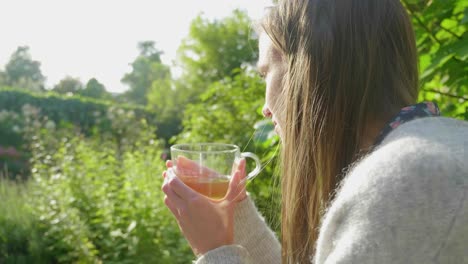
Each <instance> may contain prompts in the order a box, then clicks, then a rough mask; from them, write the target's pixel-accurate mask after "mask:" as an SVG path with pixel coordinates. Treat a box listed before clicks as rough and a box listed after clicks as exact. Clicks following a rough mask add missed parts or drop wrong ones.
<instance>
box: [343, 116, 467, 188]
mask: <svg viewBox="0 0 468 264" xmlns="http://www.w3.org/2000/svg"><path fill="white" fill-rule="evenodd" d="M467 174H468V122H464V121H459V120H454V119H448V118H425V119H420V120H415V121H412V122H409V123H407V124H404V125H402V126H401V127H399V128H398V129H396V130H395V131H394V132H392V133H391V134H390V135H389V136H388V137H387V138H386V139H385V140H384V141H383V142H382V144H381V146H380V147H378V148H377V149H376V150H374V151H373V152H372V153H370V154H369V155H367V156H366V157H364V158H363V159H362V160H360V161H359V162H357V163H356V164H354V165H353V166H352V168H351V169H350V171H349V173H348V174H347V176H346V177H345V178H344V180H343V183H342V186H341V190H340V191H346V190H343V189H347V187H346V185H352V186H353V187H352V189H354V190H356V187H359V188H360V189H366V188H373V189H376V190H375V191H377V192H389V191H398V189H396V187H398V184H405V185H408V184H410V183H414V184H415V185H416V186H418V187H419V188H422V187H424V188H432V186H431V185H427V184H429V182H434V181H439V180H440V181H445V182H459V181H464V185H466V184H467V182H466V181H467ZM425 185H427V186H425ZM416 186H415V187H416ZM392 187H393V188H392ZM439 187H441V186H439ZM407 188H408V186H407V187H406V189H407ZM421 191H422V189H421Z"/></svg>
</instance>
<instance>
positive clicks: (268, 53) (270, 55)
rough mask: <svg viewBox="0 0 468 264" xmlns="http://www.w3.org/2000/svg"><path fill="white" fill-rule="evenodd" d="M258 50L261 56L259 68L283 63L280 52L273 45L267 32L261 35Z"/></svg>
mask: <svg viewBox="0 0 468 264" xmlns="http://www.w3.org/2000/svg"><path fill="white" fill-rule="evenodd" d="M258 50H259V56H258V64H257V66H258V67H259V68H260V67H265V66H266V65H269V64H272V63H276V62H281V61H282V57H281V53H280V51H279V50H278V49H277V48H276V47H275V46H274V45H273V41H272V40H271V39H270V37H269V36H268V35H267V34H266V33H265V32H262V33H261V34H260V37H259V40H258Z"/></svg>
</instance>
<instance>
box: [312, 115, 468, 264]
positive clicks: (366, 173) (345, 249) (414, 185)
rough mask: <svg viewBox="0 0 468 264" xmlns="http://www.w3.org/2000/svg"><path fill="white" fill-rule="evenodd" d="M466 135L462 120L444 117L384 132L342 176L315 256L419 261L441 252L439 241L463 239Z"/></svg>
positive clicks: (467, 130)
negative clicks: (382, 136)
mask: <svg viewBox="0 0 468 264" xmlns="http://www.w3.org/2000/svg"><path fill="white" fill-rule="evenodd" d="M430 119H432V120H430ZM467 135H468V126H467V124H466V122H463V121H456V120H452V119H446V118H427V120H421V121H419V120H416V121H412V122H409V123H407V124H405V125H402V126H401V127H400V128H398V129H396V130H395V131H394V132H392V133H391V134H390V135H389V136H388V137H387V138H386V139H385V141H384V142H383V143H382V144H381V146H380V147H379V148H377V149H376V150H375V151H373V152H372V153H371V154H370V155H368V156H367V157H365V158H363V159H362V160H361V161H359V162H357V163H356V164H355V165H354V166H353V167H352V169H350V171H349V173H348V174H347V175H346V176H345V178H344V179H343V181H342V183H341V186H340V187H339V189H338V191H337V193H336V195H335V200H334V201H333V202H332V203H331V205H330V207H329V208H328V209H327V212H326V214H325V217H324V220H323V222H322V226H321V228H320V237H319V240H318V244H317V254H318V255H319V256H318V257H319V258H322V259H323V258H325V257H326V256H329V257H330V258H331V259H334V260H338V259H335V258H342V257H345V256H348V257H350V258H349V259H347V260H353V261H358V260H359V261H361V260H364V259H366V258H367V260H368V261H367V262H366V261H363V262H362V263H372V261H371V260H372V258H369V256H370V255H369V254H371V253H372V256H373V257H375V258H374V259H373V260H374V263H376V262H378V263H386V262H385V261H384V260H385V259H390V260H391V259H392V258H395V256H397V255H399V257H401V261H402V263H405V262H406V263H421V262H425V260H428V259H423V258H425V257H428V258H430V257H435V256H436V255H437V254H439V255H440V254H442V253H441V252H447V251H446V250H445V249H444V247H445V246H444V245H443V244H444V241H446V242H445V245H448V244H450V243H452V242H454V241H455V242H454V243H458V242H460V241H462V242H463V243H465V242H467V243H468V241H466V239H465V240H463V239H464V238H463V237H467V238H468V230H467V228H466V227H464V226H467V225H468V223H467V222H468V219H462V220H460V218H461V216H465V218H466V216H467V215H468V208H467V205H466V204H467V203H466V192H467V188H468V166H467V163H468V162H467V161H468V159H467V151H468V150H467V146H468V143H467V138H468V136H467ZM456 219H458V221H461V222H464V224H460V225H459V226H457V225H454V224H453V223H454V221H455V220H456ZM452 229H456V230H455V231H454V230H452ZM451 231H454V232H455V234H453V233H451ZM457 233H458V235H457ZM451 236H452V237H451ZM462 236H463V237H462ZM447 241H448V242H447ZM457 241H458V242H457ZM451 249H455V250H462V249H461V248H460V249H457V247H456V246H452V247H451ZM333 252H335V253H333ZM461 252H462V251H460V252H455V253H453V252H450V254H448V253H447V254H445V253H444V254H443V255H444V256H451V255H453V256H455V257H460V256H463V255H462V254H464V253H461ZM361 257H362V259H361ZM438 257H440V256H438ZM353 261H351V262H353ZM369 261H370V262H369ZM375 261H376V262H375ZM332 262H333V261H332ZM390 262H391V261H390ZM334 263H335V262H334ZM337 263H339V262H338V261H337ZM395 263H399V262H398V261H397V262H395Z"/></svg>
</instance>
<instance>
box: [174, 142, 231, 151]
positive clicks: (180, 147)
mask: <svg viewBox="0 0 468 264" xmlns="http://www.w3.org/2000/svg"><path fill="white" fill-rule="evenodd" d="M206 146H208V147H209V146H214V147H224V148H226V149H222V150H195V149H194V148H195V147H201V148H203V147H206ZM171 151H180V152H186V153H235V152H237V151H239V147H238V146H237V145H234V144H224V143H183V144H175V145H172V146H171Z"/></svg>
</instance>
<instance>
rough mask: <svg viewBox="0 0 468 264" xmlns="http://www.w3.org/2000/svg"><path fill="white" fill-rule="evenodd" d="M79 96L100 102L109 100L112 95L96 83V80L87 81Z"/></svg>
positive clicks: (100, 84)
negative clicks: (99, 100)
mask: <svg viewBox="0 0 468 264" xmlns="http://www.w3.org/2000/svg"><path fill="white" fill-rule="evenodd" d="M79 94H80V95H81V96H84V97H91V98H95V99H101V100H110V99H111V98H112V95H111V94H110V93H109V92H107V91H106V88H105V87H104V85H103V84H102V83H100V82H98V80H96V78H91V79H89V81H88V82H87V83H86V87H85V88H84V89H83V90H82V91H80V92H79Z"/></svg>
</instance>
